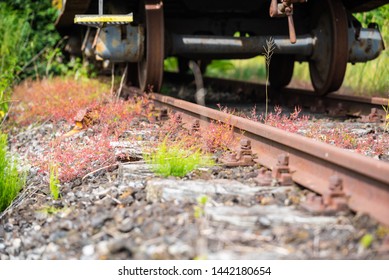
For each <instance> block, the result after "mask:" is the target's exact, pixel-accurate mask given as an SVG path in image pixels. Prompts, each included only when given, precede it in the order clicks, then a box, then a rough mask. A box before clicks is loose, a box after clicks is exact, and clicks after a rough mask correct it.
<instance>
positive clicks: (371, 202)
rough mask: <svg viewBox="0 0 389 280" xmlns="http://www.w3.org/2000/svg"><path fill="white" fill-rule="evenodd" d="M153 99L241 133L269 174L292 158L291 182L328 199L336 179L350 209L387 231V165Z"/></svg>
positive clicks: (201, 109) (178, 102)
mask: <svg viewBox="0 0 389 280" xmlns="http://www.w3.org/2000/svg"><path fill="white" fill-rule="evenodd" d="M152 98H153V99H154V100H155V102H156V103H160V104H161V105H163V106H167V107H169V108H171V109H172V110H174V111H177V112H181V113H182V114H184V116H185V115H186V116H189V117H195V118H198V119H200V122H201V126H202V127H204V125H206V123H209V122H210V121H211V120H217V121H221V122H228V123H229V124H231V125H233V126H234V128H235V133H237V134H241V130H243V131H244V136H245V137H246V138H248V139H250V140H251V145H252V149H253V151H254V152H255V153H257V155H258V158H257V160H256V161H257V162H258V163H259V164H261V165H263V166H266V167H268V168H270V169H272V168H273V167H275V166H276V164H277V157H278V156H279V155H280V154H282V153H288V155H289V167H290V170H291V173H292V178H293V180H294V181H295V182H296V183H297V184H300V185H302V186H304V187H306V188H309V189H311V190H313V191H315V192H317V193H319V194H326V193H328V191H329V188H330V186H331V182H330V177H333V175H337V176H338V178H340V179H341V180H342V182H343V190H344V192H345V193H346V196H347V201H348V206H349V207H350V208H351V209H353V210H354V211H357V212H364V213H368V214H370V215H371V216H373V217H375V218H376V219H377V220H378V221H380V222H382V223H384V224H386V225H389V164H388V163H384V162H381V161H378V160H375V159H371V158H367V157H364V156H362V155H358V154H354V153H352V152H349V151H346V150H343V149H340V148H337V147H334V146H331V145H328V144H324V143H321V142H317V141H314V140H312V139H308V138H305V137H303V136H300V135H296V134H292V133H289V132H285V131H283V130H280V129H277V128H274V127H270V126H267V125H264V124H261V123H257V122H253V121H250V120H248V119H244V118H241V117H237V116H233V115H228V114H226V113H223V112H220V111H217V110H214V109H210V108H206V107H203V106H200V105H197V104H193V103H190V102H187V101H183V100H179V99H175V98H172V97H168V96H163V95H160V94H153V97H152Z"/></svg>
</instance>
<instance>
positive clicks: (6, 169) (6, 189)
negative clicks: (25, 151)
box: [0, 133, 25, 212]
mask: <svg viewBox="0 0 389 280" xmlns="http://www.w3.org/2000/svg"><path fill="white" fill-rule="evenodd" d="M24 183H25V175H24V174H20V173H19V172H18V169H17V161H16V160H15V159H12V157H11V156H10V155H9V153H8V149H7V135H5V134H2V133H0V212H2V211H4V210H5V209H6V208H7V207H8V206H9V205H10V204H11V203H12V201H13V200H14V199H15V197H16V196H17V195H18V193H19V192H20V190H21V189H22V187H23V186H24Z"/></svg>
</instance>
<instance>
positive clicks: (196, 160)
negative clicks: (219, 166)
mask: <svg viewBox="0 0 389 280" xmlns="http://www.w3.org/2000/svg"><path fill="white" fill-rule="evenodd" d="M184 146H185V145H184V143H179V142H178V143H174V144H171V145H170V144H168V143H167V138H166V139H165V140H164V141H163V142H162V143H161V144H160V145H159V146H158V148H157V150H156V151H155V152H153V153H151V155H147V156H145V159H146V161H147V162H148V163H150V164H151V165H152V168H153V171H154V172H155V173H157V174H160V175H162V176H164V177H168V176H175V177H183V176H185V175H186V174H187V173H188V172H190V171H192V170H194V169H195V168H198V167H201V166H212V165H213V164H214V162H213V160H212V159H211V158H210V157H209V156H208V155H204V154H202V153H201V151H200V149H196V148H184Z"/></svg>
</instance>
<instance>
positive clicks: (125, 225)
mask: <svg viewBox="0 0 389 280" xmlns="http://www.w3.org/2000/svg"><path fill="white" fill-rule="evenodd" d="M133 228H134V223H133V221H132V220H130V219H125V220H124V221H123V222H122V223H121V225H120V226H119V231H121V232H130V231H131V230H132V229H133Z"/></svg>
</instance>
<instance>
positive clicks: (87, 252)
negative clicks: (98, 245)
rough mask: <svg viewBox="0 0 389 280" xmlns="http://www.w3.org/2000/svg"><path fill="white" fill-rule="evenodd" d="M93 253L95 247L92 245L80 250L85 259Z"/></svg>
mask: <svg viewBox="0 0 389 280" xmlns="http://www.w3.org/2000/svg"><path fill="white" fill-rule="evenodd" d="M94 253H95V247H94V246H93V245H91V244H90V245H86V246H84V247H83V248H82V254H83V255H84V256H86V257H90V256H92V255H93V254H94Z"/></svg>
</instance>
